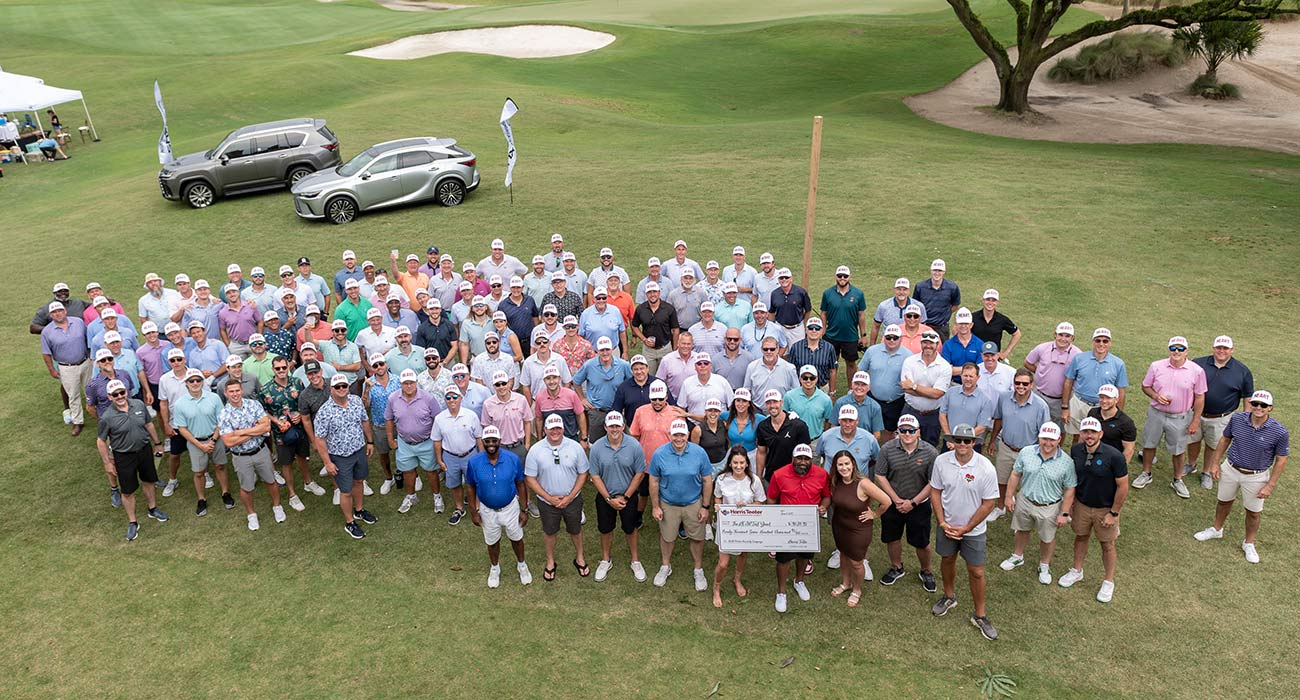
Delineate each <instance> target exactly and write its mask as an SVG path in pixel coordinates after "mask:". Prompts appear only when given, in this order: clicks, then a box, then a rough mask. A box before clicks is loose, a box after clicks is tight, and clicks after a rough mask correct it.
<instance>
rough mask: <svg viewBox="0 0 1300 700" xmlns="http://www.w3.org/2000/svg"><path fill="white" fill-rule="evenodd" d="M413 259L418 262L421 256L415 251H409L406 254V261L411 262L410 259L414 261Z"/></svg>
mask: <svg viewBox="0 0 1300 700" xmlns="http://www.w3.org/2000/svg"><path fill="white" fill-rule="evenodd" d="M412 260H414V261H416V262H420V256H418V255H416V254H415V253H407V254H406V261H407V262H410V261H412Z"/></svg>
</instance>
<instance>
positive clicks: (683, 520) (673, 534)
mask: <svg viewBox="0 0 1300 700" xmlns="http://www.w3.org/2000/svg"><path fill="white" fill-rule="evenodd" d="M660 507H661V508H663V511H664V519H663V520H662V521H660V523H659V536H660V537H662V538H663V540H664V542H673V541H675V540H676V539H677V530H678V529H683V530H685V531H686V539H688V540H695V541H696V542H700V541H702V540H703V539H704V523H702V522H700V515H699V514H700V501H699V499H696V500H695V501H693V502H691V503H688V504H686V505H684V506H675V505H672V504H670V503H664V504H662V505H661V506H660Z"/></svg>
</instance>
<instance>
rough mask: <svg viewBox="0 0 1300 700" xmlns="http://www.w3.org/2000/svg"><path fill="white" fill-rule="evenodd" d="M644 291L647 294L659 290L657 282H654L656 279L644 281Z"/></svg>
mask: <svg viewBox="0 0 1300 700" xmlns="http://www.w3.org/2000/svg"><path fill="white" fill-rule="evenodd" d="M645 291H646V294H649V293H650V292H657V291H659V283H658V282H656V281H654V280H650V281H649V282H646V283H645Z"/></svg>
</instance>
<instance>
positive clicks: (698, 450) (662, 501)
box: [649, 418, 713, 591]
mask: <svg viewBox="0 0 1300 700" xmlns="http://www.w3.org/2000/svg"><path fill="white" fill-rule="evenodd" d="M689 435H690V428H689V427H688V426H687V423H686V421H685V420H684V419H681V418H678V419H677V420H674V421H673V422H672V424H671V425H669V427H668V437H669V441H668V443H667V444H665V445H660V446H659V449H657V450H655V452H654V454H653V455H651V457H650V469H649V474H650V502H651V503H652V504H653V506H654V510H653V511H651V513H652V514H653V515H654V518H655V520H658V521H659V555H660V559H661V562H662V565H661V566H660V567H659V572H658V573H656V574H655V578H654V584H655V586H658V587H660V588H662V587H663V586H664V584H666V583H667V582H668V577H669V576H671V575H672V573H673V567H672V566H671V565H670V564H671V563H672V557H673V546H674V545H675V544H677V531H678V529H679V528H681V529H683V530H685V532H686V538H687V539H689V540H690V541H691V560H692V561H693V562H694V563H695V590H697V591H705V590H708V588H709V581H708V579H707V578H705V577H704V539H705V538H704V524H705V523H707V522H708V521H709V508H710V506H709V501H710V499H711V497H712V495H713V465H711V464H710V463H709V455H708V454H707V453H705V451H704V448H702V447H700V446H699V445H696V444H695V443H693V442H690V441H688V439H687V437H688V436H689Z"/></svg>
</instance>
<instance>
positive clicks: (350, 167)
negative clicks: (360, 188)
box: [336, 148, 379, 177]
mask: <svg viewBox="0 0 1300 700" xmlns="http://www.w3.org/2000/svg"><path fill="white" fill-rule="evenodd" d="M377 155H379V153H378V152H377V151H375V149H373V148H368V149H366V150H364V151H362V152H360V153H358V154H356V155H355V156H352V160H349V161H348V162H346V163H344V164H343V165H340V166H339V167H338V170H337V171H336V172H338V174H339V175H343V176H345V177H347V176H352V175H356V174H357V173H359V172H361V169H362V168H364V167H366V166H367V165H369V164H370V161H372V160H374V158H375V156H377Z"/></svg>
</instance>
